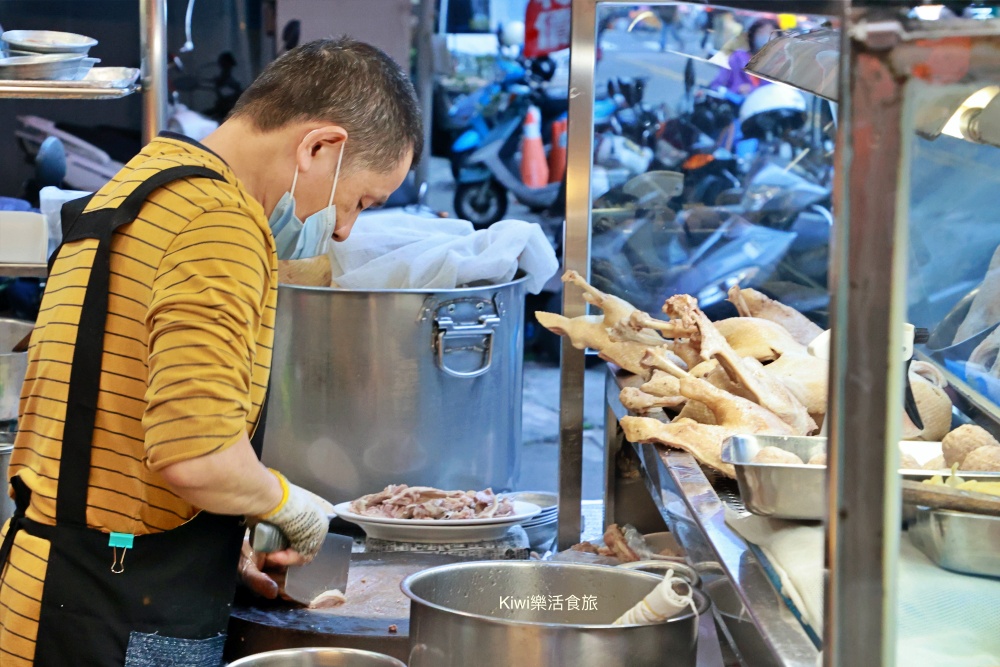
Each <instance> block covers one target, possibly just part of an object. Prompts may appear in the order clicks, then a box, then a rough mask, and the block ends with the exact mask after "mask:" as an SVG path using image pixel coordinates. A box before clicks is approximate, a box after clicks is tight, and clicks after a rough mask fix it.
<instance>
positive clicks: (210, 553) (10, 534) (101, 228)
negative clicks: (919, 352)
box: [0, 166, 267, 667]
mask: <svg viewBox="0 0 1000 667" xmlns="http://www.w3.org/2000/svg"><path fill="white" fill-rule="evenodd" d="M192 176H197V177H204V178H211V179H216V180H223V177H222V176H221V175H219V174H218V173H216V172H214V171H212V170H210V169H206V168H203V167H195V166H182V167H174V168H171V169H166V170H164V171H162V172H159V173H157V174H155V175H154V176H152V177H151V178H149V180H147V181H145V182H144V183H142V184H140V185H139V186H138V187H137V188H136V189H135V191H134V192H133V193H132V194H131V195H129V196H128V197H127V198H126V199H125V200H124V201H123V202H122V204H121V205H120V206H119V207H118V208H116V209H102V210H96V211H90V212H87V213H83V209H84V208H85V207H86V205H87V203H88V202H89V200H90V198H89V197H88V198H85V199H81V200H75V201H72V202H70V203H68V204H66V206H64V207H63V212H62V216H63V243H64V244H67V243H72V242H74V241H79V240H81V239H94V238H96V239H98V240H99V244H98V247H97V252H96V254H95V256H94V264H93V267H92V269H91V273H90V280H89V282H88V283H87V289H86V294H85V296H84V301H83V308H82V310H81V313H80V325H79V329H78V331H77V337H76V347H75V349H74V351H73V366H72V369H71V371H70V384H69V395H68V398H67V402H66V424H65V429H64V436H63V447H62V457H61V460H60V462H59V483H58V494H57V498H56V525H54V526H49V525H42V524H39V523H37V522H34V521H31V520H29V519H27V518H26V517H25V510H26V509H27V507H28V502H29V500H30V490H29V489H28V488H27V486H26V485H25V484H24V482H22V481H21V479H20V478H18V477H14V478H13V479H12V480H11V484H12V486H13V488H14V492H15V499H16V503H17V511H16V512H15V514H14V517H13V519H12V520H11V523H10V527H9V528H8V530H7V535H6V538H5V540H4V542H3V545H2V547H0V567H2V566H3V564H6V563H7V559H8V557H9V555H10V550H11V547H12V546H13V543H14V536H15V535H16V534H17V532H18V530H24V531H26V532H27V533H29V534H31V535H34V536H36V537H40V538H43V539H45V540H48V541H49V542H50V544H51V548H50V553H49V561H48V569H47V572H46V575H45V588H44V594H43V596H42V601H41V615H40V617H39V621H38V635H37V644H36V647H35V665H38V666H40V667H66V666H67V665H95V666H101V667H104V666H108V667H111V666H113V667H121V666H122V665H125V666H126V667H154V666H155V667H175V666H176V667H180V666H181V665H183V666H184V667H218V666H219V665H221V664H222V649H223V644H224V643H225V630H226V624H227V622H228V619H229V611H230V606H231V603H232V600H233V595H234V593H235V588H236V579H237V577H236V568H237V564H238V562H239V553H240V549H241V546H242V542H243V536H244V533H245V527H244V525H243V522H242V518H241V517H235V516H220V515H215V514H209V513H208V512H201V513H200V514H198V515H197V516H195V517H194V518H193V519H191V520H190V521H188V522H187V523H185V524H183V525H181V526H179V527H177V528H175V529H173V530H169V531H166V532H162V533H154V534H150V535H141V536H136V537H134V538H132V536H128V535H118V534H116V533H105V532H102V531H98V530H92V529H90V528H88V527H87V517H86V514H87V489H88V486H89V478H90V455H91V442H92V439H93V433H94V421H95V418H96V413H97V397H98V392H99V381H100V375H101V361H102V358H101V357H102V351H103V349H104V328H105V320H106V319H107V313H108V284H109V281H110V257H111V238H112V233H113V232H114V231H115V230H116V229H118V228H119V227H121V226H122V225H127V224H129V223H131V222H132V221H133V220H135V218H136V216H137V215H138V214H139V211H140V209H141V208H142V206H143V203H144V202H145V200H146V198H147V197H148V196H149V195H150V194H151V193H152V192H153V191H154V190H156V189H158V188H161V187H163V186H164V185H166V184H168V183H170V182H172V181H176V180H179V179H183V178H188V177H192ZM60 249H61V247H60ZM57 255H58V252H57V253H56V254H55V255H53V256H52V260H51V261H53V262H54V260H55V257H56V256H57ZM50 268H51V267H50ZM266 414H267V400H266V398H265V401H264V404H263V405H262V406H261V412H260V417H259V419H258V423H257V428H256V429H255V432H254V434H253V438H252V440H251V442H252V444H253V446H254V450H255V451H256V453H257V456H258V457H259V456H260V453H261V445H262V443H263V438H264V420H265V415H266ZM129 543H131V546H130V548H123V546H124V545H127V544H129Z"/></svg>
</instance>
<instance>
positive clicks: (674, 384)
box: [639, 370, 681, 396]
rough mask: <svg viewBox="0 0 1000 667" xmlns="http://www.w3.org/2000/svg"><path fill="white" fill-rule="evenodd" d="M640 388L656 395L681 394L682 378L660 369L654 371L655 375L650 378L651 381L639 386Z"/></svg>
mask: <svg viewBox="0 0 1000 667" xmlns="http://www.w3.org/2000/svg"><path fill="white" fill-rule="evenodd" d="M639 389H641V390H642V391H644V392H646V393H647V394H653V395H654V396H680V395H681V383H680V380H679V379H678V378H677V377H676V376H674V375H672V374H671V373H667V372H666V371H660V370H655V371H653V376H652V377H651V378H650V379H649V382H647V383H646V384H644V385H642V386H641V387H639Z"/></svg>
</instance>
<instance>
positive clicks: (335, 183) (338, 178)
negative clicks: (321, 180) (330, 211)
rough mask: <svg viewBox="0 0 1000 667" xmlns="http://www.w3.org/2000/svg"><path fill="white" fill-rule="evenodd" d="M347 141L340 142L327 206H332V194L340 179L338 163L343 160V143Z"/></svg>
mask: <svg viewBox="0 0 1000 667" xmlns="http://www.w3.org/2000/svg"><path fill="white" fill-rule="evenodd" d="M346 143H347V139H344V141H343V142H341V144H340V155H339V156H338V157H337V171H335V172H333V187H332V188H330V202H329V203H328V204H327V207H330V206H333V195H334V194H335V193H336V192H337V181H338V180H340V163H341V162H343V161H344V147H345V146H344V144H346Z"/></svg>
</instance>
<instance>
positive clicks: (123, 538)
mask: <svg viewBox="0 0 1000 667" xmlns="http://www.w3.org/2000/svg"><path fill="white" fill-rule="evenodd" d="M134 541H135V535H130V534H129V533H111V535H110V536H109V537H108V546H109V547H111V549H112V553H113V556H112V560H111V572H112V573H114V574H121V573H122V572H124V571H125V552H126V551H128V550H129V549H131V548H132V544H133V542H134ZM118 549H121V550H122V557H121V559H120V560H119V558H118Z"/></svg>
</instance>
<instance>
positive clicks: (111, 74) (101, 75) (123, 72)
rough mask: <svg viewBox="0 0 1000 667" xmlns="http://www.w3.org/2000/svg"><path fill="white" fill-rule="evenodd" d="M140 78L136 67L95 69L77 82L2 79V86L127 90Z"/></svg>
mask: <svg viewBox="0 0 1000 667" xmlns="http://www.w3.org/2000/svg"><path fill="white" fill-rule="evenodd" d="M138 78H139V70H137V69H135V68H134V67H94V68H92V69H91V70H90V71H89V72H87V75H86V76H85V77H83V78H82V79H79V80H75V81H52V80H45V81H30V80H14V79H0V86H17V87H18V88H42V89H46V88H59V89H77V88H79V89H83V90H90V89H94V88H102V89H107V88H114V89H125V88H129V87H130V86H132V85H133V84H134V83H135V82H136V80H137V79H138Z"/></svg>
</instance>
